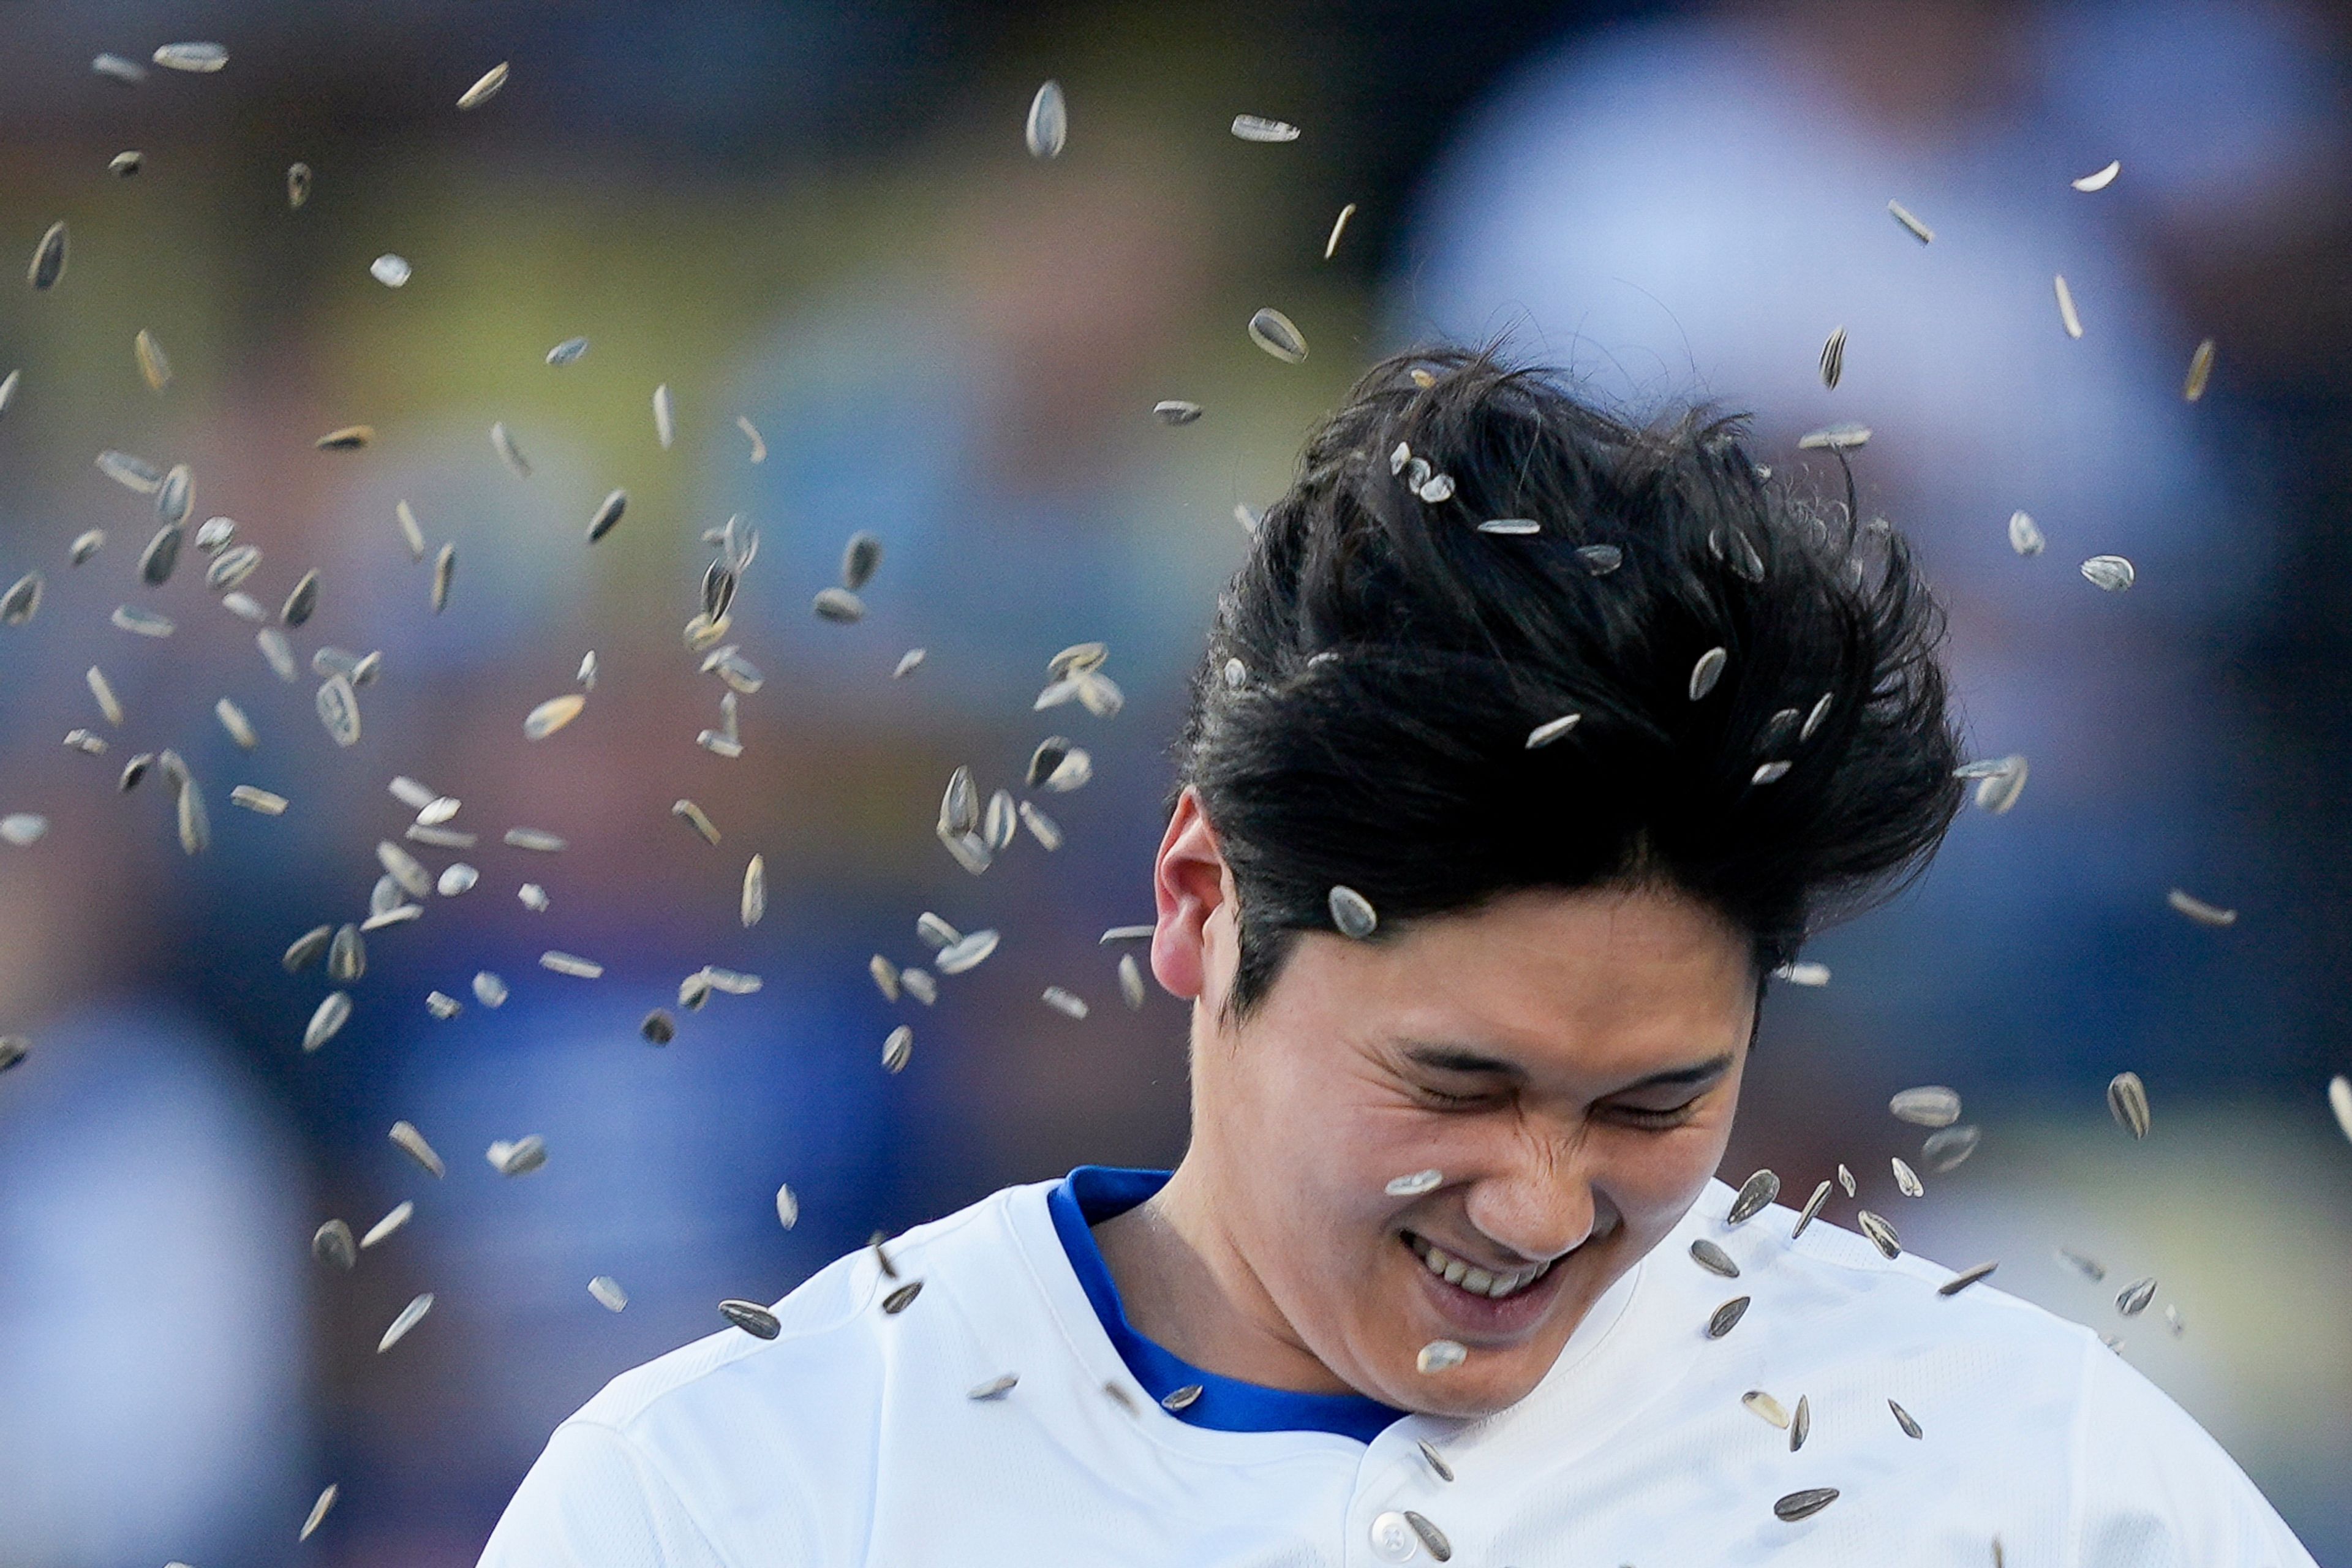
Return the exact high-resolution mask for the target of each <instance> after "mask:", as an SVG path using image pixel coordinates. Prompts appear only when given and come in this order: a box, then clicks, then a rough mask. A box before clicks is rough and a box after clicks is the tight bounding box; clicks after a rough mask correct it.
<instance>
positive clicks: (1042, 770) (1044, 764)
mask: <svg viewBox="0 0 2352 1568" xmlns="http://www.w3.org/2000/svg"><path fill="white" fill-rule="evenodd" d="M1069 754H1070V742H1069V739H1068V737H1066V736H1063V735H1048V736H1046V737H1045V739H1044V740H1043V741H1040V742H1038V743H1037V749H1036V750H1035V751H1034V752H1030V753H1029V772H1028V774H1027V777H1028V780H1029V787H1030V788H1031V789H1035V788H1036V787H1037V786H1038V785H1040V784H1044V783H1045V781H1046V780H1047V779H1048V778H1051V777H1052V776H1053V774H1054V770H1055V769H1056V768H1058V767H1060V766H1061V765H1062V760H1063V759H1064V758H1065V757H1067V756H1068V755H1069ZM942 816H943V817H944V813H942Z"/></svg>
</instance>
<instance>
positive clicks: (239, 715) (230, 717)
mask: <svg viewBox="0 0 2352 1568" xmlns="http://www.w3.org/2000/svg"><path fill="white" fill-rule="evenodd" d="M213 713H214V716H215V717H216V718H218V719H219V720H220V721H221V728H222V729H224V730H226V731H228V738H229V739H230V740H232V741H235V742H236V743H237V745H238V747H239V748H240V749H241V750H244V751H247V752H249V751H251V750H253V749H254V748H255V747H256V746H257V745H259V744H261V740H260V737H259V736H257V735H256V734H255V733H254V732H253V721H251V720H250V719H247V717H246V716H245V710H244V709H242V708H239V707H238V706H237V705H236V703H234V702H232V701H230V700H228V699H227V698H226V697H224V698H222V699H221V700H219V701H217V702H215V703H214V704H213Z"/></svg>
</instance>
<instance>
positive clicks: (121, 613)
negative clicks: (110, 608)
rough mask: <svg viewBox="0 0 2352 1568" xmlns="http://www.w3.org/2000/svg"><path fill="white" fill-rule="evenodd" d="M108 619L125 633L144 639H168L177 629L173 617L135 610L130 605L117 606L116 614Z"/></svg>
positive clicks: (150, 611)
mask: <svg viewBox="0 0 2352 1568" xmlns="http://www.w3.org/2000/svg"><path fill="white" fill-rule="evenodd" d="M107 618H108V619H110V620H111V621H112V622H113V623H114V624H115V625H116V626H121V628H122V629H123V630H124V631H126V632H133V633H136V634H137V635H139V636H140V637H170V636H171V635H172V633H173V631H174V630H176V629H177V628H176V627H175V626H173V622H172V617H171V616H159V615H157V614H156V613H155V612H154V611H152V610H141V609H134V608H133V607H132V606H131V605H116V606H115V609H114V614H113V615H111V616H109V617H107Z"/></svg>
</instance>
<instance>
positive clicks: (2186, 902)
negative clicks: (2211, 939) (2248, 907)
mask: <svg viewBox="0 0 2352 1568" xmlns="http://www.w3.org/2000/svg"><path fill="white" fill-rule="evenodd" d="M2164 901H2165V902H2166V903H2168V904H2170V905H2171V906H2172V907H2173V908H2174V909H2175V910H2179V912H2180V913H2182V914H2184V915H2187V916H2188V917H2189V919H2190V920H2192V921H2196V922H2197V923H2198V924H2199V925H2204V926H2226V925H2234V924H2236V923H2237V920H2238V911H2237V910H2225V909H2222V908H2221V906H2220V905H2218V904H2209V903H2207V902H2206V901H2205V900H2202V899H2199V898H2192V897H2190V896H2189V894H2187V893H2184V892H2182V891H2181V890H2180V889H2179V888H2175V889H2172V891H2170V892H2168V893H2167V894H2165V895H2164Z"/></svg>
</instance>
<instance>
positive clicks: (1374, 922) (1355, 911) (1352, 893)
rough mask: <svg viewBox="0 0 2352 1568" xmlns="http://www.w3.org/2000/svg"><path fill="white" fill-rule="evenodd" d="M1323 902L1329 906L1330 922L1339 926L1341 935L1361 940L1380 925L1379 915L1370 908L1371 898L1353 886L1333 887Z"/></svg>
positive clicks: (1357, 940)
mask: <svg viewBox="0 0 2352 1568" xmlns="http://www.w3.org/2000/svg"><path fill="white" fill-rule="evenodd" d="M1325 902H1326V903H1327V904H1328V906H1329V907H1330V911H1331V923H1332V924H1333V925H1334V926H1336V927H1338V928H1339V934H1340V935H1341V936H1344V937H1348V938H1349V939H1351V940H1353V941H1356V942H1361V941H1363V940H1364V939H1365V938H1366V937H1368V936H1370V935H1371V934H1372V932H1373V931H1375V930H1377V929H1378V928H1379V926H1380V923H1381V917H1380V916H1379V914H1378V913H1377V912H1375V911H1374V910H1373V909H1372V904H1371V900H1369V899H1367V898H1365V897H1364V895H1363V894H1361V893H1360V892H1358V891H1356V889H1353V888H1348V887H1335V888H1333V889H1331V891H1330V893H1329V894H1328V896H1327V897H1326V899H1325Z"/></svg>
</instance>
